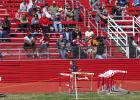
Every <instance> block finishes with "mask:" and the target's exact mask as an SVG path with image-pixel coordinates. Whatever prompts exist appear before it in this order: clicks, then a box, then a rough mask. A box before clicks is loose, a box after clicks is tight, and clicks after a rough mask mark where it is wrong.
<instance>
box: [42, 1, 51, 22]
mask: <svg viewBox="0 0 140 100" xmlns="http://www.w3.org/2000/svg"><path fill="white" fill-rule="evenodd" d="M42 16H45V17H47V18H48V20H50V21H51V20H52V16H51V14H50V11H49V6H48V4H47V3H46V4H45V6H44V7H43V14H42Z"/></svg>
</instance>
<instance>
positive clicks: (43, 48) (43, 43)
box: [39, 35, 49, 58]
mask: <svg viewBox="0 0 140 100" xmlns="http://www.w3.org/2000/svg"><path fill="white" fill-rule="evenodd" d="M48 47H49V39H48V38H46V36H45V35H42V38H41V39H40V48H39V52H40V53H43V54H40V57H41V58H47V55H48V54H47V53H48Z"/></svg>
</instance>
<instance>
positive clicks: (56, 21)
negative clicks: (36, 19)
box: [53, 13, 62, 32]
mask: <svg viewBox="0 0 140 100" xmlns="http://www.w3.org/2000/svg"><path fill="white" fill-rule="evenodd" d="M61 21H62V18H61V15H60V13H56V14H55V15H54V17H53V26H54V29H55V32H62V23H61Z"/></svg>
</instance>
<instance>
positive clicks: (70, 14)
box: [65, 8, 74, 21]
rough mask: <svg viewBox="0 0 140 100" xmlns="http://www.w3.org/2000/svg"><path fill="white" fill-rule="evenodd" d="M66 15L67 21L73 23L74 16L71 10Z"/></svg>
mask: <svg viewBox="0 0 140 100" xmlns="http://www.w3.org/2000/svg"><path fill="white" fill-rule="evenodd" d="M65 15H66V21H73V18H74V14H73V11H72V9H71V8H68V9H67V11H66V13H65Z"/></svg>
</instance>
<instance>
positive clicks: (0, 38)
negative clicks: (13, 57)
mask: <svg viewBox="0 0 140 100" xmlns="http://www.w3.org/2000/svg"><path fill="white" fill-rule="evenodd" d="M1 41H2V31H1V30H0V42H1Z"/></svg>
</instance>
